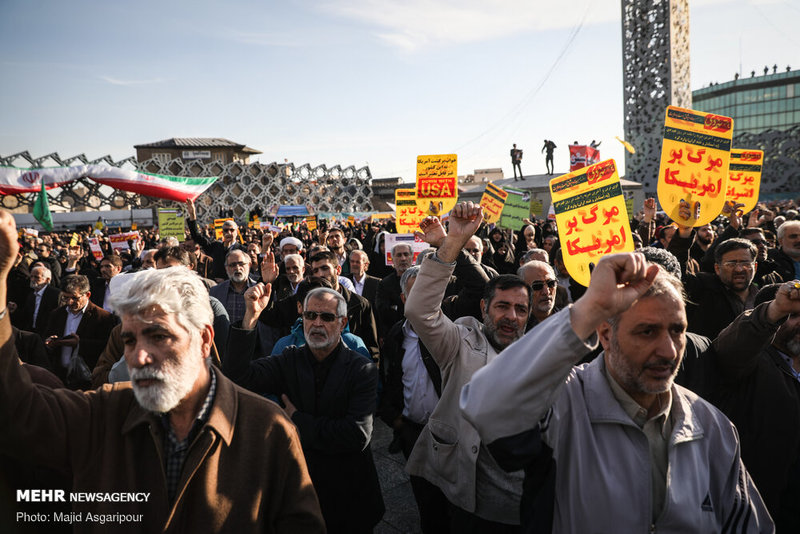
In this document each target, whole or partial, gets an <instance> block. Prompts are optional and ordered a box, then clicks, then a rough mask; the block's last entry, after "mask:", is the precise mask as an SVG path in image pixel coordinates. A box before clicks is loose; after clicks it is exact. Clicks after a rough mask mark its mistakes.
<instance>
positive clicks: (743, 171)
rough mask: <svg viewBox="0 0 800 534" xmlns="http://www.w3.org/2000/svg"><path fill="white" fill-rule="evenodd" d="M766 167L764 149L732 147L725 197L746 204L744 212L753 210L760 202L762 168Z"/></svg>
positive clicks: (743, 208)
mask: <svg viewBox="0 0 800 534" xmlns="http://www.w3.org/2000/svg"><path fill="white" fill-rule="evenodd" d="M763 167H764V151H763V150H747V149H741V148H734V149H731V164H730V166H729V167H728V187H727V189H726V190H725V199H726V200H730V201H732V202H738V203H741V204H744V206H743V207H742V208H741V209H742V211H743V212H744V213H747V212H749V211H753V208H755V207H756V204H757V203H758V191H759V189H760V188H761V169H762V168H763Z"/></svg>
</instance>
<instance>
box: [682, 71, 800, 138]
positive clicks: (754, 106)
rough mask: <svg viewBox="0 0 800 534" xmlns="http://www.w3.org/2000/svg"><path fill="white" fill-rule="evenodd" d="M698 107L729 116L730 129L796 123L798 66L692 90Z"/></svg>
mask: <svg viewBox="0 0 800 534" xmlns="http://www.w3.org/2000/svg"><path fill="white" fill-rule="evenodd" d="M692 102H693V105H692V107H693V108H694V109H696V110H698V111H705V112H707V113H716V114H718V115H724V116H726V117H733V120H734V133H745V132H747V133H752V134H759V133H762V132H765V131H767V130H769V129H770V128H772V129H777V130H785V129H788V128H790V127H791V126H794V125H796V124H800V70H795V71H788V72H778V73H774V74H767V75H766V76H753V77H750V78H739V79H738V80H733V81H730V82H725V83H720V84H714V85H712V86H711V87H704V88H703V89H698V90H697V91H693V92H692Z"/></svg>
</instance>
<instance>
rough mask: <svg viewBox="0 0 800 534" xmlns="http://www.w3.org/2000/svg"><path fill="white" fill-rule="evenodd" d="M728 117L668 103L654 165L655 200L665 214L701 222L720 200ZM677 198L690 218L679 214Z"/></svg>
mask: <svg viewBox="0 0 800 534" xmlns="http://www.w3.org/2000/svg"><path fill="white" fill-rule="evenodd" d="M732 136H733V119H731V118H730V117H723V116H721V115H713V114H711V113H704V112H702V111H694V110H691V109H682V108H677V107H675V106H668V107H667V111H666V117H665V121H664V141H663V143H662V145H661V166H660V168H659V171H658V189H657V191H658V202H659V203H660V204H661V207H662V209H663V210H664V211H665V212H666V214H667V216H668V217H669V218H671V219H672V220H673V221H676V222H678V223H679V224H683V225H685V226H703V225H705V224H708V223H710V222H711V221H713V220H714V219H716V218H717V215H719V214H720V213H721V212H722V208H723V206H724V205H725V192H726V190H727V186H728V164H729V163H730V156H731V138H732ZM681 201H685V202H686V203H688V205H689V207H690V211H691V213H690V216H689V219H688V220H686V219H683V218H682V217H681V216H680V214H679V209H680V206H681Z"/></svg>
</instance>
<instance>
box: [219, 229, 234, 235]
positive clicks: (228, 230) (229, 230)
mask: <svg viewBox="0 0 800 534" xmlns="http://www.w3.org/2000/svg"><path fill="white" fill-rule="evenodd" d="M235 231H236V228H223V229H222V233H223V234H224V233H227V232H235Z"/></svg>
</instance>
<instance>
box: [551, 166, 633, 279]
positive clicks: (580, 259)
mask: <svg viewBox="0 0 800 534" xmlns="http://www.w3.org/2000/svg"><path fill="white" fill-rule="evenodd" d="M550 195H551V197H552V202H553V204H552V206H553V210H554V212H555V217H556V225H557V226H558V237H559V240H560V241H561V243H562V251H563V255H562V257H563V259H564V265H565V266H566V268H567V271H569V274H570V276H572V278H574V279H575V280H576V281H577V282H578V283H579V284H581V285H583V286H587V287H588V286H589V279H590V275H591V271H590V268H589V265H590V264H592V263H594V264H596V263H597V261H598V260H599V259H600V258H601V257H603V256H605V255H606V254H611V253H615V252H630V251H632V250H633V239H631V236H630V224H629V222H628V220H629V219H628V213H627V210H626V208H625V197H623V195H622V186H621V185H620V182H619V174H618V173H617V166H616V164H615V163H614V160H613V159H609V160H606V161H603V162H600V163H596V164H594V165H591V166H589V167H584V168H582V169H578V170H577V171H575V172H571V173H569V174H565V175H564V176H559V177H558V178H553V179H552V180H550Z"/></svg>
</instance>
